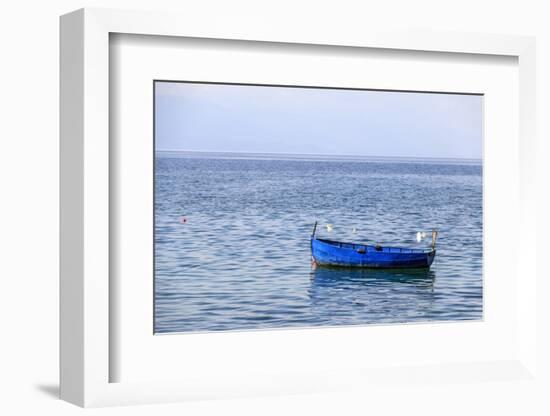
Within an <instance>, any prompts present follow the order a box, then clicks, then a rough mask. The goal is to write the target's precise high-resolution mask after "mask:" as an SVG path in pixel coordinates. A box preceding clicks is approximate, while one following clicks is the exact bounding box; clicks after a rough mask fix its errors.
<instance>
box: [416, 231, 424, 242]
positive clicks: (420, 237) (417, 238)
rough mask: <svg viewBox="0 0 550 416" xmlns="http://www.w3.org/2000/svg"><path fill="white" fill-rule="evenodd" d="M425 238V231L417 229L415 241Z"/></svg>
mask: <svg viewBox="0 0 550 416" xmlns="http://www.w3.org/2000/svg"><path fill="white" fill-rule="evenodd" d="M424 238H426V233H425V232H424V231H422V232H421V231H419V232H417V233H416V241H418V242H419V243H420V242H421V241H422V240H423V239H424Z"/></svg>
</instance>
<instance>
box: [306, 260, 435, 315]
mask: <svg viewBox="0 0 550 416" xmlns="http://www.w3.org/2000/svg"><path fill="white" fill-rule="evenodd" d="M435 276H436V274H435V271H432V270H428V269H362V268H336V267H316V268H314V269H313V270H312V272H311V284H310V287H309V290H308V294H309V298H310V302H311V308H312V309H314V310H315V309H317V308H324V309H325V310H329V311H330V315H331V322H334V321H335V320H338V318H339V317H341V320H342V322H346V323H347V324H348V325H349V324H350V323H351V324H368V323H398V322H414V321H426V320H428V321H429V320H431V318H433V319H437V315H438V313H437V307H436V306H437V303H438V302H437V300H438V295H437V293H436V291H435V290H434V283H435Z"/></svg>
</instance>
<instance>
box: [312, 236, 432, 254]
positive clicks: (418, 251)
mask: <svg viewBox="0 0 550 416" xmlns="http://www.w3.org/2000/svg"><path fill="white" fill-rule="evenodd" d="M313 240H317V241H320V242H321V243H325V244H328V245H330V246H335V247H337V248H339V249H342V250H352V251H357V249H356V248H353V246H359V247H372V248H374V249H375V252H377V253H383V252H386V253H391V254H399V253H402V254H431V253H434V252H435V251H436V249H435V248H433V249H432V248H428V249H424V248H403V247H395V246H380V247H381V248H382V250H380V251H379V250H376V247H377V245H376V244H364V243H350V242H346V241H336V240H329V239H326V238H317V237H316V236H312V237H311V242H312V244H313ZM341 244H347V245H350V246H352V247H342V246H341ZM391 249H393V250H396V251H395V252H393V253H392V252H391V251H389V250H391ZM384 250H388V251H384ZM397 250H399V251H397ZM403 250H405V251H403Z"/></svg>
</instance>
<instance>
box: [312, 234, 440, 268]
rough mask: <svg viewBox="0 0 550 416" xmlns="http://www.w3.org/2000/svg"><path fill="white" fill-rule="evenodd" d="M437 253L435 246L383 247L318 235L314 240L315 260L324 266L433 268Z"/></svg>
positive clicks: (313, 253) (313, 254) (313, 252)
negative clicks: (345, 241) (322, 237)
mask: <svg viewBox="0 0 550 416" xmlns="http://www.w3.org/2000/svg"><path fill="white" fill-rule="evenodd" d="M435 253H436V250H435V249H430V250H424V249H409V248H400V247H380V246H372V245H366V244H355V243H344V242H339V241H332V240H325V239H318V238H315V237H313V238H312V239H311V255H312V257H313V261H314V262H315V263H316V264H318V265H320V266H336V267H364V268H376V269H414V268H425V269H429V268H430V266H431V265H432V263H433V261H434V259H435Z"/></svg>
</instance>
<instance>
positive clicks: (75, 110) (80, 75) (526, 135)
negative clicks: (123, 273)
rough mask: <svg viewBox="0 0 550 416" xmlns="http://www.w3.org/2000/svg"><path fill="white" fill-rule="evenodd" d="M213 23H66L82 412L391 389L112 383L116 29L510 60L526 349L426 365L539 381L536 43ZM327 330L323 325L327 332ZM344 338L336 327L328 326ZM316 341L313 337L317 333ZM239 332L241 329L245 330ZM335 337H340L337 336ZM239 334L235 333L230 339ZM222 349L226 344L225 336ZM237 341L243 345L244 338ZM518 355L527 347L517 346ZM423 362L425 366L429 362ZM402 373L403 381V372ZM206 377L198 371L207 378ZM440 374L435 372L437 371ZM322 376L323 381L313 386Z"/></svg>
mask: <svg viewBox="0 0 550 416" xmlns="http://www.w3.org/2000/svg"><path fill="white" fill-rule="evenodd" d="M264 23H265V22H263V23H262V24H259V23H257V24H251V25H250V27H243V26H242V25H240V26H239V27H234V26H233V25H232V24H231V22H225V21H218V22H213V23H212V24H211V25H208V27H205V26H204V24H203V23H200V22H195V21H193V18H192V16H185V15H183V16H180V15H173V14H164V13H149V12H134V11H131V12H130V11H117V10H106V9H82V10H78V11H76V12H73V13H71V14H68V15H65V16H63V17H62V18H61V281H60V285H61V339H60V348H61V357H60V358H61V390H60V393H61V397H62V398H63V399H64V400H67V401H69V402H72V403H75V404H78V405H80V406H86V407H87V406H105V405H117V404H137V403H154V402H164V401H180V400H190V399H194V398H210V397H212V398H215V397H236V396H249V395H254V394H271V393H273V392H275V393H276V392H291V393H296V392H298V393H299V392H322V391H327V390H334V389H339V388H342V386H346V385H347V383H349V382H350V381H343V380H345V379H346V378H347V377H348V376H349V378H350V380H353V382H359V383H361V382H364V383H377V382H379V381H380V380H382V382H384V380H386V382H388V380H389V378H388V369H387V368H382V369H378V370H373V369H371V370H370V371H369V373H368V374H364V373H363V372H361V371H360V370H361V369H360V368H358V369H357V370H350V369H349V368H348V369H346V368H343V369H342V370H334V372H333V373H331V376H330V377H326V378H320V379H319V378H317V379H315V378H312V377H311V376H301V375H296V374H290V373H287V374H285V373H284V372H283V373H281V374H279V375H277V376H271V377H269V378H265V379H262V380H253V379H251V380H247V381H242V380H241V381H240V382H237V383H235V382H234V381H235V374H232V373H225V374H219V377H217V378H216V380H213V379H212V378H211V377H210V378H209V377H208V376H204V377H202V378H200V377H199V378H197V376H194V377H188V378H187V379H185V378H183V379H182V380H178V381H158V380H156V381H153V379H152V380H151V381H140V382H120V381H119V382H111V381H112V377H111V373H110V365H112V363H113V362H114V360H117V359H119V358H120V357H116V354H114V353H113V350H112V349H110V337H111V336H112V334H110V310H113V308H114V307H116V305H112V302H113V299H112V297H110V296H109V293H110V291H113V287H112V286H111V285H110V280H109V276H110V272H111V270H110V267H112V262H111V260H110V253H109V241H110V240H109V239H110V231H109V230H110V226H111V225H112V224H111V223H110V221H111V220H112V219H111V218H110V205H109V204H110V195H109V189H110V171H112V169H113V166H112V165H111V164H112V163H113V162H112V160H111V159H110V157H109V136H110V131H109V117H110V113H109V94H110V84H109V81H110V80H109V36H110V34H112V33H123V34H137V35H157V36H172V37H191V38H207V39H226V40H247V41H258V42H280V43H293V44H306V45H332V46H335V47H344V48H345V47H356V48H383V49H390V50H393V49H396V50H410V51H431V52H439V53H455V54H483V55H504V56H510V57H515V58H517V59H518V66H519V137H520V140H519V154H518V163H519V178H517V179H518V182H519V187H520V189H519V193H518V195H519V198H518V199H519V200H518V204H519V216H518V219H517V224H516V225H517V226H520V227H521V230H522V233H521V235H520V241H519V243H518V247H519V249H518V250H519V251H518V253H519V254H518V271H516V273H519V270H521V277H522V279H521V282H520V284H519V287H518V293H517V309H518V312H517V314H518V323H517V325H518V336H517V339H518V343H519V345H518V346H517V353H516V354H510V357H509V358H508V359H506V360H499V361H498V362H491V361H486V360H485V361H484V360H482V361H481V362H477V363H469V364H462V365H460V366H457V365H456V364H454V363H441V364H440V365H439V366H435V367H434V366H433V365H431V366H426V368H423V369H421V370H419V371H420V373H421V374H424V377H428V378H429V377H431V375H432V376H433V373H434V371H435V372H438V371H443V372H445V371H447V372H448V374H449V377H451V378H452V379H457V378H458V379H461V380H468V379H469V378H471V381H472V382H477V381H479V380H478V379H476V378H475V377H472V376H471V375H470V373H471V372H475V371H476V370H480V369H484V371H489V372H490V371H494V372H495V373H498V374H505V377H508V378H512V379H513V378H514V377H517V378H518V380H520V379H523V378H525V377H530V376H532V375H534V374H536V360H535V358H536V356H535V349H536V336H535V335H536V334H535V332H536V329H535V322H536V319H535V318H536V303H535V298H536V278H537V270H536V268H535V261H534V259H533V257H532V255H533V250H529V249H528V244H529V243H531V242H533V241H536V235H535V233H536V217H535V216H534V213H535V198H534V196H535V194H536V189H535V187H534V183H533V182H532V180H531V178H532V177H533V176H534V173H533V172H534V169H535V163H534V161H535V139H536V136H535V127H534V126H535V119H534V117H535V41H534V39H533V38H530V37H518V36H507V35H482V34H464V33H456V34H450V33H437V34H434V33H420V32H418V33H410V32H407V33H405V32H404V33H397V32H387V33H384V32H378V31H368V30H365V31H363V30H361V31H360V33H327V32H326V31H318V32H315V31H308V32H307V33H306V32H304V31H297V30H295V31H292V30H287V29H285V30H283V29H282V28H278V27H272V26H270V25H265V24H264ZM321 331H323V330H321ZM324 331H329V332H330V331H334V330H324ZM312 334H313V333H312ZM237 335H238V334H237ZM332 336H336V335H335V334H334V333H333V335H332ZM217 337H226V339H228V337H231V338H233V339H235V334H219V335H217ZM220 341H221V342H223V339H220ZM236 342H238V340H237V341H236ZM515 351H516V350H515ZM418 365H419V366H420V367H422V363H418ZM395 371H396V370H395V369H393V370H391V371H389V374H392V377H395V376H396V374H399V377H401V376H403V374H401V373H399V372H397V373H396V372H395ZM196 374H198V373H196ZM430 374H431V375H430ZM312 381H314V382H312Z"/></svg>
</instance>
